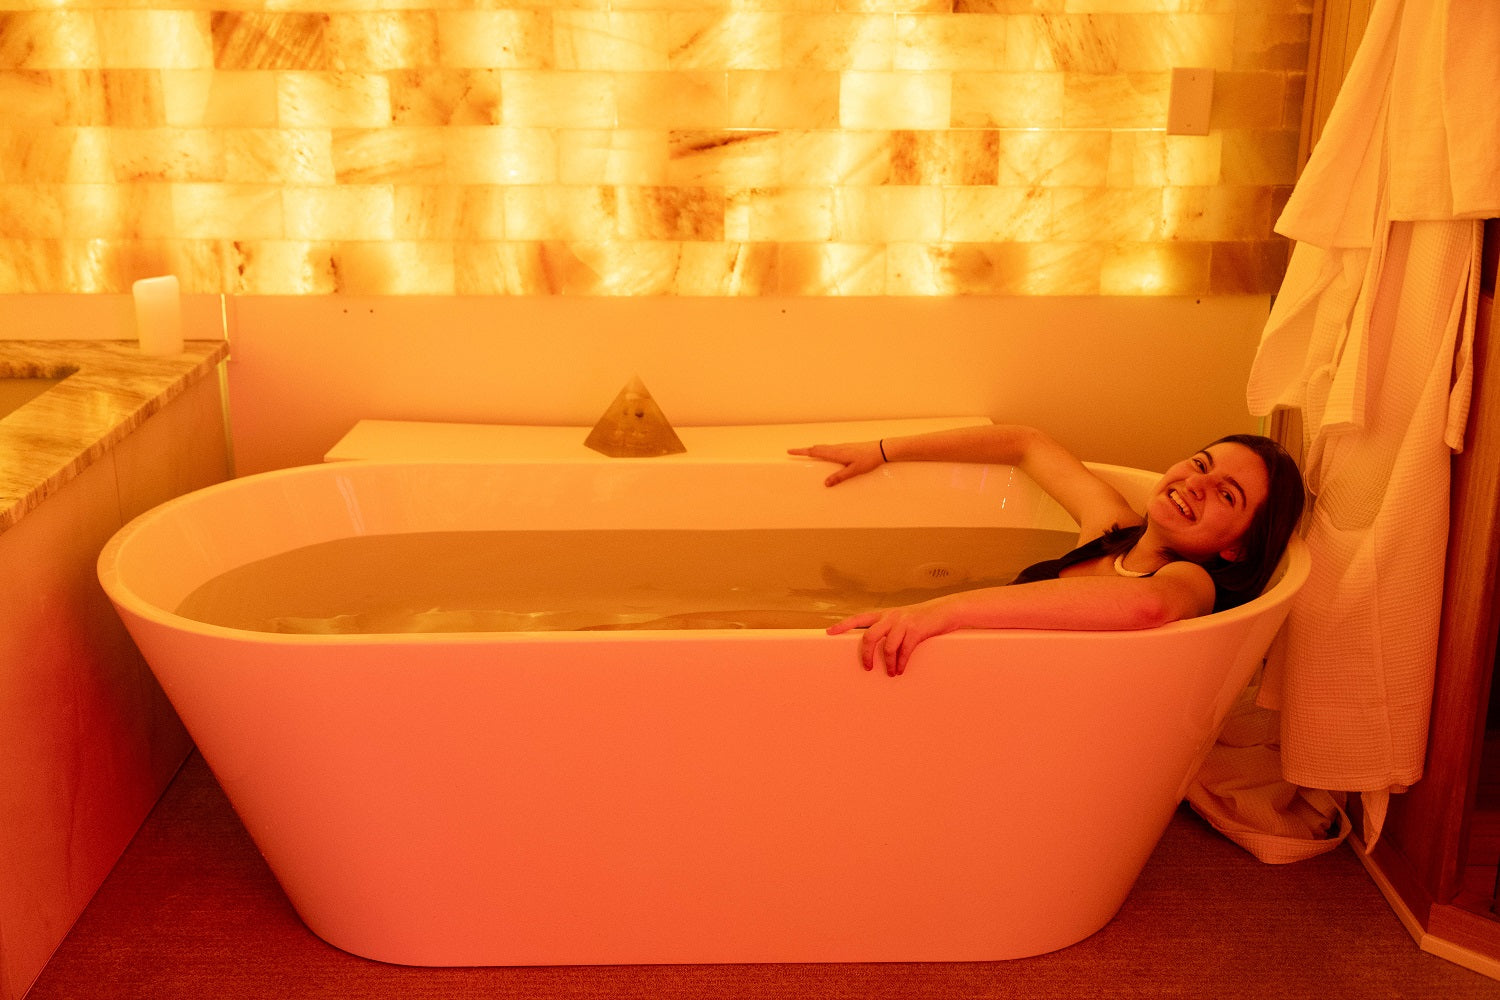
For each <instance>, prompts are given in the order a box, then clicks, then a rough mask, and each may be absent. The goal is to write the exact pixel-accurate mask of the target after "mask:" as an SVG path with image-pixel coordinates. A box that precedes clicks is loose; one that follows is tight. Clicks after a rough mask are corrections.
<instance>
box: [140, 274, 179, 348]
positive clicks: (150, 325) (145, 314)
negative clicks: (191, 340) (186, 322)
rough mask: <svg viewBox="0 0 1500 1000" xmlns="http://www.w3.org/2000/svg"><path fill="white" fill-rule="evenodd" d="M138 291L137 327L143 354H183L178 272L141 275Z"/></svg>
mask: <svg viewBox="0 0 1500 1000" xmlns="http://www.w3.org/2000/svg"><path fill="white" fill-rule="evenodd" d="M131 287H132V290H133V291H134V292H135V328H136V332H137V333H138V334H139V335H140V338H141V353H142V354H181V353H182V296H181V294H180V293H179V292H178V287H177V278H176V276H175V275H171V274H168V275H164V276H162V277H160V278H142V279H141V280H140V281H137V282H136V283H135V284H134V285H133V286H131Z"/></svg>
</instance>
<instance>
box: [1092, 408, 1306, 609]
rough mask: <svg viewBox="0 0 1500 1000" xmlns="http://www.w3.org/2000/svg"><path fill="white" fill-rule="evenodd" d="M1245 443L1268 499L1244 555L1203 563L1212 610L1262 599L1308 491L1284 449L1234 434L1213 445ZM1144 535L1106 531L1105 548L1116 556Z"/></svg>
mask: <svg viewBox="0 0 1500 1000" xmlns="http://www.w3.org/2000/svg"><path fill="white" fill-rule="evenodd" d="M1216 444H1239V445H1244V446H1245V447H1246V448H1249V449H1250V450H1251V451H1253V452H1255V454H1256V455H1257V456H1259V458H1260V460H1261V463H1262V464H1263V465H1265V467H1266V478H1267V486H1266V498H1265V500H1263V501H1262V502H1261V505H1260V507H1259V508H1258V509H1257V510H1256V511H1255V514H1254V515H1252V517H1251V518H1250V526H1249V527H1248V528H1246V529H1245V534H1244V537H1243V538H1242V539H1241V542H1240V557H1239V558H1238V559H1233V560H1231V559H1225V558H1224V557H1223V556H1219V555H1215V556H1214V557H1213V558H1211V559H1208V560H1206V561H1205V562H1203V563H1202V564H1201V565H1202V566H1203V568H1204V569H1206V570H1208V575H1209V576H1211V577H1213V581H1214V610H1215V611H1224V610H1226V609H1228V608H1234V607H1238V606H1239V605H1241V604H1244V603H1245V602H1246V601H1249V600H1252V599H1254V598H1255V597H1257V596H1259V595H1260V593H1261V591H1263V590H1265V589H1266V584H1267V583H1268V582H1270V579H1271V574H1272V573H1274V572H1276V565H1277V563H1279V562H1281V556H1282V553H1284V552H1285V551H1286V546H1287V542H1289V541H1290V540H1291V537H1292V533H1293V532H1294V531H1296V530H1297V523H1298V522H1299V521H1301V520H1302V505H1303V503H1304V501H1305V489H1304V487H1303V485H1302V471H1301V470H1300V469H1298V468H1297V463H1296V462H1295V461H1293V460H1292V456H1291V455H1289V454H1287V451H1286V449H1285V448H1283V447H1282V446H1281V445H1279V444H1277V443H1276V442H1275V441H1273V440H1271V439H1270V438H1268V437H1262V436H1261V435H1259V434H1230V435H1228V436H1227V437H1221V438H1219V440H1217V441H1214V442H1212V443H1211V444H1209V445H1208V446H1207V447H1209V448H1212V447H1213V446H1214V445H1216ZM1143 531H1145V527H1144V526H1136V527H1132V528H1115V529H1111V530H1110V531H1107V532H1105V536H1106V541H1105V547H1106V549H1107V550H1108V551H1111V552H1114V551H1119V550H1123V549H1126V548H1129V547H1130V546H1131V545H1133V544H1135V540H1136V539H1137V538H1139V537H1140V536H1141V533H1142V532H1143Z"/></svg>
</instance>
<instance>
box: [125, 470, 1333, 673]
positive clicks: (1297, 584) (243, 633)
mask: <svg viewBox="0 0 1500 1000" xmlns="http://www.w3.org/2000/svg"><path fill="white" fill-rule="evenodd" d="M793 461H795V463H796V464H806V462H807V461H808V460H793ZM736 464H738V465H739V466H741V467H744V465H746V464H747V463H736ZM778 464H783V463H778ZM922 464H924V465H927V466H934V465H938V464H942V463H922ZM954 464H958V463H954ZM1084 464H1085V465H1086V466H1087V467H1088V468H1090V469H1091V470H1093V471H1094V472H1096V473H1098V474H1099V475H1101V477H1102V478H1104V479H1106V481H1109V482H1110V483H1111V484H1112V485H1115V486H1116V487H1117V488H1125V489H1127V490H1128V489H1129V488H1130V487H1132V486H1133V487H1135V488H1140V487H1141V486H1143V485H1147V484H1149V483H1154V482H1155V481H1156V479H1157V478H1158V476H1159V474H1158V473H1155V472H1151V471H1149V470H1144V469H1132V468H1129V467H1127V466H1119V465H1111V464H1108V463H1096V462H1085V463H1084ZM412 466H422V467H445V466H480V467H496V466H500V467H517V466H520V467H528V468H541V469H552V470H555V469H556V465H550V466H549V465H545V464H542V463H497V462H481V461H469V460H462V461H435V462H428V463H412V462H401V461H380V460H353V461H347V462H340V463H336V464H333V465H326V464H325V465H306V466H293V467H290V468H286V469H275V470H271V471H268V472H261V473H255V474H253V475H250V476H244V477H239V478H236V479H230V480H225V481H224V482H220V483H214V484H212V485H210V486H207V487H204V488H202V489H199V490H194V491H192V492H189V493H186V494H183V495H181V496H178V497H175V498H173V499H171V500H168V501H166V502H165V503H162V504H160V505H158V506H156V507H153V508H152V509H150V510H148V511H145V512H144V513H142V514H140V515H138V516H136V517H135V518H132V519H131V520H130V521H129V522H127V523H126V524H125V525H123V526H122V527H121V528H120V529H119V530H118V531H116V532H115V533H114V535H112V536H111V537H110V539H109V540H108V542H106V543H105V545H104V547H103V549H101V551H100V553H99V557H98V559H97V561H96V570H97V576H98V579H99V581H100V583H101V585H102V586H103V588H104V590H105V592H106V594H107V595H108V596H109V598H110V600H111V602H113V603H114V604H115V605H116V606H117V608H118V609H119V610H121V611H128V612H129V613H130V614H132V615H135V616H138V617H140V618H142V619H144V620H147V621H151V622H154V623H157V624H161V625H163V626H166V627H169V628H172V629H176V630H179V631H184V632H189V633H193V634H197V635H203V636H212V637H216V638H219V639H222V640H227V641H234V642H243V643H254V644H262V645H275V646H402V645H421V644H425V643H428V642H431V641H432V640H433V637H434V636H440V637H441V641H443V642H453V643H463V644H475V643H503V644H507V645H510V644H526V643H538V642H554V643H555V642H574V643H576V642H584V643H605V642H619V641H620V640H621V638H622V637H624V636H632V635H637V636H640V641H648V640H649V641H652V642H668V643H680V642H689V641H697V640H701V639H704V638H708V637H719V638H732V639H734V640H736V641H741V642H756V641H766V640H771V639H779V640H783V641H784V640H785V639H787V638H792V637H799V636H802V637H825V638H827V639H830V640H832V639H843V640H845V641H853V640H854V639H857V638H858V633H857V632H856V633H849V634H845V635H844V636H837V637H827V636H825V633H824V631H823V630H822V629H818V628H785V629H611V630H596V631H595V630H590V631H584V630H579V631H571V630H552V631H537V632H500V631H493V632H486V631H479V632H462V631H453V632H412V633H402V632H370V633H335V634H299V633H279V632H258V631H251V630H248V629H236V628H229V627H226V626H222V625H213V624H210V623H207V622H201V621H197V620H195V619H192V618H186V617H183V616H181V615H178V614H176V613H175V612H173V611H171V610H168V609H166V608H162V607H161V606H160V605H158V604H157V603H155V602H154V601H151V600H148V599H147V598H145V597H143V596H142V595H141V594H140V593H138V592H137V591H136V590H135V589H134V588H132V587H130V586H129V585H128V584H126V583H125V582H124V580H123V571H122V569H121V563H122V561H123V560H124V559H125V558H126V557H127V556H128V549H129V547H130V545H131V543H132V542H133V541H135V540H136V535H138V534H139V533H141V532H143V531H145V530H147V529H148V528H149V527H150V526H151V525H154V524H155V523H157V522H159V521H161V520H163V519H166V518H170V517H172V516H173V515H174V514H176V513H177V512H178V511H179V510H180V509H181V508H184V507H191V506H193V505H194V504H195V503H201V502H204V500H205V499H206V498H211V497H212V496H215V495H217V494H220V493H228V492H232V491H235V490H237V489H243V488H245V486H246V485H247V484H250V483H260V484H264V483H269V482H274V481H276V480H278V479H282V478H293V477H311V476H317V475H319V474H320V473H326V474H329V475H333V474H336V473H337V471H338V470H341V469H342V470H347V469H350V468H351V467H356V468H357V467H381V468H394V467H401V468H410V467H412ZM678 467H679V468H680V466H678ZM643 530H651V529H643ZM1310 571H1311V557H1310V555H1309V552H1308V549H1307V545H1306V543H1305V542H1304V541H1303V540H1302V538H1301V537H1299V536H1296V535H1294V536H1293V537H1292V539H1291V540H1290V542H1289V543H1288V546H1287V550H1286V552H1285V553H1284V554H1283V555H1282V558H1281V560H1280V562H1279V563H1278V564H1277V568H1276V570H1275V572H1274V573H1273V574H1272V577H1271V581H1270V583H1268V584H1267V587H1266V589H1265V590H1264V591H1263V592H1262V593H1261V594H1260V595H1259V596H1257V597H1255V598H1254V599H1252V600H1250V601H1247V602H1246V603H1244V604H1241V605H1239V606H1237V607H1234V608H1229V609H1226V610H1224V611H1217V612H1212V613H1210V614H1206V615H1200V616H1198V617H1196V618H1187V619H1180V620H1178V621H1174V622H1168V623H1166V624H1164V625H1159V626H1156V627H1154V628H1149V629H1113V630H1091V629H1039V628H1013V629H961V630H958V631H957V632H954V633H948V634H946V635H943V636H937V637H935V639H934V640H930V641H938V640H958V641H964V640H968V639H972V638H974V637H976V636H982V635H984V634H986V633H994V632H1005V633H1007V634H1009V635H1014V636H1052V637H1064V636H1071V637H1075V638H1077V637H1084V636H1091V637H1093V638H1094V641H1112V642H1117V643H1118V642H1129V641H1130V640H1131V638H1132V637H1139V636H1155V635H1170V634H1174V633H1191V632H1196V631H1203V630H1207V629H1215V628H1219V627H1229V626H1232V625H1233V623H1234V622H1237V621H1239V620H1241V619H1245V618H1251V617H1256V616H1258V615H1260V614H1261V613H1263V612H1265V611H1270V610H1272V609H1273V608H1275V607H1276V606H1279V605H1280V604H1281V603H1283V602H1285V601H1290V600H1291V599H1293V598H1294V597H1295V596H1296V593H1297V591H1298V590H1300V588H1301V587H1302V585H1303V583H1304V582H1305V581H1306V579H1307V577H1308V575H1309V573H1310Z"/></svg>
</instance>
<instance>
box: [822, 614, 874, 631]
mask: <svg viewBox="0 0 1500 1000" xmlns="http://www.w3.org/2000/svg"><path fill="white" fill-rule="evenodd" d="M880 614H881V613H880V612H879V611H865V612H862V613H860V614H857V615H850V616H849V617H848V618H845V619H844V620H843V621H841V622H835V623H834V624H832V625H830V626H828V634H829V635H839V634H841V633H843V632H848V631H850V630H851V629H857V628H869V627H870V626H871V625H874V624H875V623H876V622H878V621H879V620H880Z"/></svg>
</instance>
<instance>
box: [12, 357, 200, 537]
mask: <svg viewBox="0 0 1500 1000" xmlns="http://www.w3.org/2000/svg"><path fill="white" fill-rule="evenodd" d="M228 356H229V344H228V342H227V341H223V340H195V341H188V342H187V343H185V344H184V345H183V351H182V353H181V354H175V355H168V356H160V357H158V356H151V355H146V354H142V353H141V351H140V349H139V347H138V346H137V345H136V343H135V342H134V341H108V340H100V341H92V340H45V341H43V340H0V377H5V376H23V377H36V376H43V375H49V374H53V373H60V372H65V371H67V370H69V369H75V370H74V371H73V373H72V374H71V375H69V376H68V377H67V378H66V379H64V380H63V381H62V382H60V383H59V384H58V385H56V386H53V387H52V388H51V389H49V390H47V391H46V392H44V393H42V394H41V395H40V396H37V397H36V398H35V399H33V400H31V401H30V402H28V403H26V404H25V405H23V406H21V407H20V408H18V409H16V410H14V411H13V412H11V413H8V414H6V415H5V416H4V417H0V532H4V531H6V530H7V529H9V528H11V527H13V526H14V525H15V524H17V523H18V522H19V521H20V520H21V519H22V518H23V517H25V515H26V514H27V513H28V512H30V511H32V510H34V509H36V507H37V506H38V505H39V504H41V503H42V502H43V501H44V500H46V499H47V498H48V497H49V496H52V495H53V494H55V493H56V492H57V491H58V490H60V489H61V488H62V487H63V486H65V485H67V484H68V483H69V482H71V481H72V480H73V479H74V478H76V477H77V476H78V475H79V474H80V473H81V472H83V470H84V469H87V468H88V467H89V466H91V465H93V464H94V463H95V462H97V461H99V459H100V458H102V457H103V456H104V455H105V454H107V453H108V452H109V450H110V449H111V448H113V447H114V446H115V445H116V444H118V443H119V442H120V441H122V440H123V439H124V438H125V437H127V436H128V435H129V434H130V433H131V432H133V431H134V430H136V429H137V428H138V427H140V426H141V425H142V424H143V423H145V422H146V420H148V419H149V418H150V417H151V416H152V415H153V414H155V413H157V412H159V411H160V410H161V409H162V408H164V407H165V406H166V405H167V404H168V403H170V402H172V400H174V399H176V398H177V397H178V396H180V395H181V394H182V393H183V392H185V391H186V390H187V389H188V388H189V387H191V386H192V385H194V384H196V383H197V382H199V381H201V380H202V379H204V378H207V377H210V376H211V375H212V373H213V371H214V369H215V367H216V366H217V365H218V364H219V363H220V362H221V361H223V360H224V359H225V358H227V357H228Z"/></svg>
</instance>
